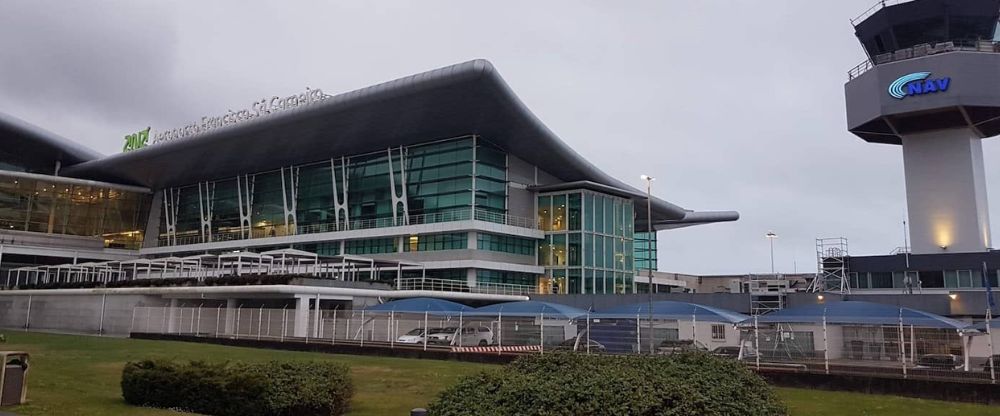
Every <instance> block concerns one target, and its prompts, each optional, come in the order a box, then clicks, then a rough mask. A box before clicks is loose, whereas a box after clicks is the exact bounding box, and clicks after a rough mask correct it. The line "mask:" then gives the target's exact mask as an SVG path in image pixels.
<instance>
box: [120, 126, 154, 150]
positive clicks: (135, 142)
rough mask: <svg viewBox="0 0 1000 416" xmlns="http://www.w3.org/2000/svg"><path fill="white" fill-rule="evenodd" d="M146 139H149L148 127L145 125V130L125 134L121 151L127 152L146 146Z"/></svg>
mask: <svg viewBox="0 0 1000 416" xmlns="http://www.w3.org/2000/svg"><path fill="white" fill-rule="evenodd" d="M148 141H149V127H146V130H143V131H140V132H138V133H133V134H130V135H128V136H125V145H124V146H122V151H123V152H128V151H132V150H136V149H141V148H143V147H146V144H147V142H148Z"/></svg>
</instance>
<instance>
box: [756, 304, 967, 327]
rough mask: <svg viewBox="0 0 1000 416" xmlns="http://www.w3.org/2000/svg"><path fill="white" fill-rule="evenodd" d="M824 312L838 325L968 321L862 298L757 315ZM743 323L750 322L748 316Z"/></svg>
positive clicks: (792, 318) (788, 317) (782, 319)
mask: <svg viewBox="0 0 1000 416" xmlns="http://www.w3.org/2000/svg"><path fill="white" fill-rule="evenodd" d="M824 314H825V315H826V322H827V323H828V324H838V325H898V324H899V321H900V319H901V318H900V317H902V321H903V325H912V326H916V327H924V328H952V329H961V328H965V327H967V326H969V324H967V323H965V322H962V321H958V320H955V319H951V318H948V317H944V316H941V315H936V314H933V313H930V312H924V311H921V310H917V309H911V308H901V307H899V306H895V305H886V304H882V303H873V302H862V301H842V302H827V303H819V304H811V305H804V306H796V307H794V308H787V309H782V310H780V311H777V312H772V313H769V314H767V315H761V316H760V317H758V322H759V323H769V324H775V323H813V324H817V323H822V322H823V315H824ZM744 323H752V318H751V319H750V320H746V321H744Z"/></svg>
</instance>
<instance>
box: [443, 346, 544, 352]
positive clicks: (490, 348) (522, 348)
mask: <svg viewBox="0 0 1000 416" xmlns="http://www.w3.org/2000/svg"><path fill="white" fill-rule="evenodd" d="M539 350H541V347H540V346H538V345H507V346H503V347H500V346H496V345H494V346H486V347H451V352H531V351H539Z"/></svg>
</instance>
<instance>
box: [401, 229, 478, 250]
mask: <svg viewBox="0 0 1000 416" xmlns="http://www.w3.org/2000/svg"><path fill="white" fill-rule="evenodd" d="M405 241H406V242H405V243H404V244H403V251H441V250H463V249H466V248H468V247H469V234H467V233H448V234H426V235H411V236H409V237H407V238H406V240H405Z"/></svg>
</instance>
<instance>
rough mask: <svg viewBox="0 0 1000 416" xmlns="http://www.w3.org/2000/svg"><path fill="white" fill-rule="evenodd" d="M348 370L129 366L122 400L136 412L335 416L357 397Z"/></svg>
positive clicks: (285, 365) (306, 365) (329, 366)
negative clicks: (144, 409)
mask: <svg viewBox="0 0 1000 416" xmlns="http://www.w3.org/2000/svg"><path fill="white" fill-rule="evenodd" d="M348 371H349V370H348V369H347V367H345V366H343V365H340V364H334V363H330V362H321V361H296V362H281V361H271V362H263V363H251V362H246V363H244V362H230V363H206V362H200V361H192V362H188V363H179V362H172V361H149V360H147V361H138V362H129V363H127V364H126V365H125V369H124V370H122V396H124V398H125V402H127V403H129V404H132V405H136V406H148V407H161V408H168V409H179V410H185V411H190V412H195V413H203V414H208V415H217V416H228V415H248V416H258V415H259V416H271V415H282V416H290V415H304V416H318V415H322V416H330V415H342V414H344V413H346V412H347V409H348V407H349V404H350V399H351V396H352V395H353V393H354V388H353V385H352V384H351V380H350V376H349V374H348Z"/></svg>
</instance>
